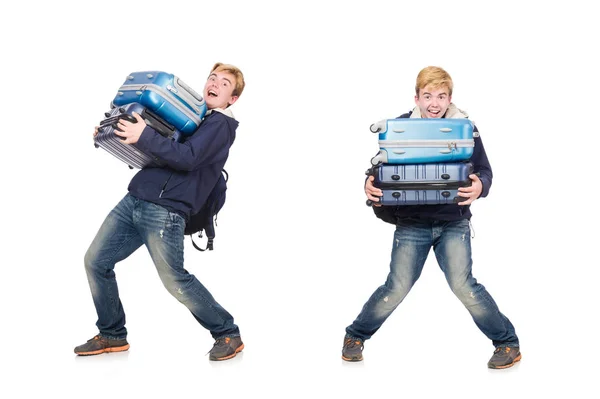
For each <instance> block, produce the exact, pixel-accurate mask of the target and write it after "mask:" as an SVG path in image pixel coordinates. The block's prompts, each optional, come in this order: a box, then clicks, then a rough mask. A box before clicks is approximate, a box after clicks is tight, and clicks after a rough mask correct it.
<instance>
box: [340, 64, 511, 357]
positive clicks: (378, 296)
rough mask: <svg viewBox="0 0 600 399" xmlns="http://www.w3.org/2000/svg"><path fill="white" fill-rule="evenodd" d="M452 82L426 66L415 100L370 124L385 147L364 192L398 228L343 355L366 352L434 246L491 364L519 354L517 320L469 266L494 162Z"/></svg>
mask: <svg viewBox="0 0 600 399" xmlns="http://www.w3.org/2000/svg"><path fill="white" fill-rule="evenodd" d="M452 89H453V82H452V79H451V78H450V75H449V74H448V73H447V72H446V71H445V70H443V69H442V68H439V67H427V68H424V69H423V70H421V72H420V73H419V75H418V76H417V82H416V87H415V90H416V96H415V103H416V107H415V108H414V109H413V110H412V111H411V112H409V113H407V114H403V115H401V116H400V117H399V118H398V119H395V120H387V121H382V122H379V123H377V124H374V125H373V126H372V127H371V130H372V131H373V132H374V133H376V132H379V133H380V135H379V140H380V141H379V144H380V148H381V151H380V152H379V154H378V155H377V156H376V157H374V158H373V160H372V164H373V168H371V169H370V170H369V171H368V174H369V175H370V176H369V178H368V179H367V182H366V184H365V193H366V194H367V198H368V203H369V204H372V205H373V209H374V212H375V214H376V215H377V217H379V218H380V219H382V220H384V221H386V222H388V223H392V224H395V225H396V231H395V232H394V244H393V249H392V255H391V262H390V272H389V274H388V277H387V279H386V282H385V283H384V284H383V285H382V286H380V287H379V288H377V289H376V290H375V292H374V293H373V294H372V295H371V297H370V298H369V299H368V301H367V302H366V303H365V305H364V306H363V309H362V311H361V312H360V314H359V315H358V317H357V318H356V320H354V322H353V323H352V324H351V325H350V326H348V327H347V328H346V335H345V337H344V344H343V349H342V358H343V359H344V360H347V361H360V360H362V359H363V356H362V351H363V349H364V341H365V340H367V339H369V338H371V337H372V336H373V334H375V332H377V330H379V328H380V327H381V326H382V324H383V323H384V322H385V320H386V319H387V318H388V317H389V316H390V315H391V314H392V312H393V311H394V309H396V307H397V306H398V305H399V304H400V303H401V302H402V300H403V299H404V298H405V297H406V295H407V294H408V292H409V291H410V289H411V288H412V286H413V285H414V284H415V282H416V281H417V279H418V278H419V276H420V274H421V271H422V269H423V266H424V264H425V260H426V259H427V255H428V253H429V251H430V249H431V247H433V250H434V252H435V255H436V258H437V261H438V264H439V266H440V268H441V269H442V271H443V272H444V274H445V276H446V280H447V281H448V284H449V286H450V288H451V289H452V292H454V294H455V295H456V296H457V297H458V298H459V299H460V301H461V302H462V303H463V305H464V306H465V307H466V308H467V310H468V311H469V313H470V314H471V316H472V317H473V320H474V321H475V324H476V325H477V327H478V328H479V329H480V330H481V332H483V333H484V334H485V335H486V336H487V337H488V338H489V339H490V340H491V341H492V343H493V345H494V346H495V348H496V349H495V351H494V354H493V356H492V358H491V359H490V360H489V362H488V367H489V368H494V369H501V368H508V367H511V366H513V365H514V364H515V363H516V362H518V361H519V360H521V353H520V351H519V339H518V338H517V335H516V333H515V328H514V327H513V325H512V323H511V322H510V321H509V320H508V318H507V317H506V316H504V315H503V314H502V313H501V312H500V310H499V309H498V306H497V305H496V303H495V301H494V300H493V298H492V297H491V295H490V294H489V293H488V292H487V290H486V289H485V287H484V286H483V285H481V284H479V283H478V282H477V280H476V279H475V278H474V277H473V275H472V273H471V266H472V259H471V231H470V221H469V220H470V218H471V212H470V210H469V205H470V204H471V203H473V201H475V200H477V199H478V198H480V197H485V196H487V194H488V193H489V190H490V186H491V185H492V168H491V166H490V163H489V161H488V159H487V155H486V153H485V149H484V147H483V142H482V141H481V137H479V133H478V131H477V128H476V127H474V126H473V125H472V123H471V122H470V121H468V119H466V118H467V117H468V116H467V114H466V113H465V112H464V111H461V110H460V109H458V108H457V107H456V106H455V105H454V104H453V103H452V102H451V100H452ZM455 118H457V119H455ZM446 119H448V120H446ZM433 130H435V132H433ZM413 133H414V135H415V136H411V135H412V134H413ZM465 135H466V136H465ZM448 137H450V138H449V139H448ZM444 140H446V142H444ZM428 141H429V142H430V145H429V148H424V147H426V146H427V145H426V142H428Z"/></svg>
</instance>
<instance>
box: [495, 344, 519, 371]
mask: <svg viewBox="0 0 600 399" xmlns="http://www.w3.org/2000/svg"><path fill="white" fill-rule="evenodd" d="M519 360H521V352H520V351H519V347H518V346H517V347H512V348H511V347H510V346H499V347H497V348H496V350H495V351H494V355H493V356H492V358H491V359H490V361H489V362H488V367H489V368H491V369H506V368H509V367H512V366H514V365H515V363H516V362H518V361H519Z"/></svg>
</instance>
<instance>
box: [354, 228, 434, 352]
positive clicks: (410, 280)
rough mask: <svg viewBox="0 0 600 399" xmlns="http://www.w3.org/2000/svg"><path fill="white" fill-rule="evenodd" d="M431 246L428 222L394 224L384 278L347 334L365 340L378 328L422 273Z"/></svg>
mask: <svg viewBox="0 0 600 399" xmlns="http://www.w3.org/2000/svg"><path fill="white" fill-rule="evenodd" d="M430 248H431V227H430V225H429V224H428V223H415V222H401V223H399V224H398V225H397V226H396V231H395V233H394V246H393V248H392V259H391V262H390V272H389V274H388V276H387V280H386V282H385V284H384V285H382V286H380V287H379V288H377V289H376V290H375V292H374V293H373V294H372V295H371V297H370V298H369V300H368V301H367V303H365V305H364V306H363V309H362V311H361V312H360V314H359V315H358V317H357V318H356V320H354V322H353V323H352V324H351V325H350V326H348V327H347V328H346V337H347V338H359V339H361V340H363V341H364V340H367V339H369V338H371V336H372V335H373V334H375V332H376V331H377V330H379V328H380V327H381V325H382V324H383V323H384V322H385V320H386V319H387V318H388V317H389V316H390V315H391V314H392V312H393V311H394V309H396V307H397V306H398V305H399V304H400V303H401V302H402V300H403V299H404V298H405V297H406V295H407V294H408V292H409V291H410V289H411V288H412V286H413V285H414V283H415V282H416V281H417V279H418V278H419V276H420V275H421V271H422V270H423V265H424V264H425V260H426V259H427V255H428V253H429V250H430Z"/></svg>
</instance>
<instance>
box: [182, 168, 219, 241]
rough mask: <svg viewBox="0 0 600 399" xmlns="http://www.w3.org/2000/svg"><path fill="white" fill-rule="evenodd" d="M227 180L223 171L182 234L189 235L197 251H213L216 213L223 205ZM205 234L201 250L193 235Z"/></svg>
mask: <svg viewBox="0 0 600 399" xmlns="http://www.w3.org/2000/svg"><path fill="white" fill-rule="evenodd" d="M227 180H229V174H227V171H226V170H225V169H223V173H221V176H220V177H219V180H217V183H216V184H215V186H214V187H213V189H212V191H211V192H210V194H209V195H208V198H207V199H206V201H205V202H204V205H202V208H200V210H199V211H198V213H195V214H193V215H192V216H191V217H190V220H189V221H188V222H187V224H186V225H185V230H184V234H189V236H190V238H191V239H192V244H193V245H194V248H196V249H197V250H198V251H202V252H204V251H206V250H207V249H208V250H209V251H212V250H213V240H214V238H215V226H216V222H217V213H219V211H220V210H221V208H222V207H223V204H225V191H227ZM203 231H204V232H206V238H207V239H208V241H207V243H206V248H204V249H202V248H200V247H199V246H198V245H196V243H195V242H194V237H193V234H195V233H198V237H200V238H202V232H203Z"/></svg>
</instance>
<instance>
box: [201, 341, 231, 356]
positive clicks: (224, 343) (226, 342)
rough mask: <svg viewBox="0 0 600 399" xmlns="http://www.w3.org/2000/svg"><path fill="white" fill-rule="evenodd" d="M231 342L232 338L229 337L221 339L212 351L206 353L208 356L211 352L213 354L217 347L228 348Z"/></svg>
mask: <svg viewBox="0 0 600 399" xmlns="http://www.w3.org/2000/svg"><path fill="white" fill-rule="evenodd" d="M230 341H231V338H229V337H225V338H219V339H217V340H216V341H215V343H214V344H213V347H212V349H211V350H209V351H208V352H206V354H207V355H208V354H209V353H210V352H212V350H213V349H215V348H217V347H221V346H227V345H229V342H230Z"/></svg>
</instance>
